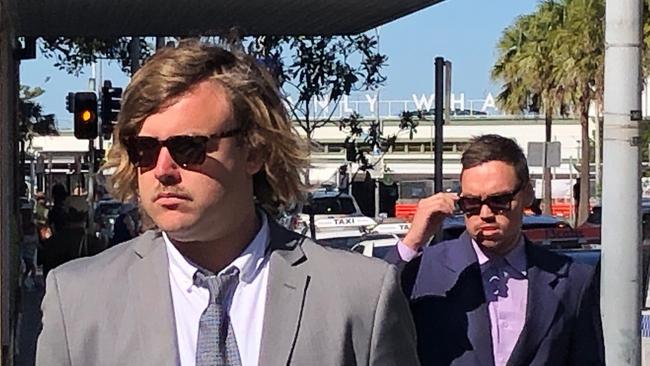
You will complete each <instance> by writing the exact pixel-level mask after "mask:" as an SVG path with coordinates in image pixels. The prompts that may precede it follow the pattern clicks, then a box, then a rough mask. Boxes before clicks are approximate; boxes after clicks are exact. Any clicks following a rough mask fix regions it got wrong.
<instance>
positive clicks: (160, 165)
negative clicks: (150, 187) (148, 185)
mask: <svg viewBox="0 0 650 366" xmlns="http://www.w3.org/2000/svg"><path fill="white" fill-rule="evenodd" d="M154 175H155V177H156V179H158V180H159V181H160V183H162V184H163V185H173V184H176V183H178V182H180V177H181V176H180V168H179V166H178V164H176V162H175V161H174V159H173V158H172V156H171V154H170V153H169V150H167V148H166V147H164V146H163V147H162V148H161V149H160V153H159V154H158V159H157V160H156V166H155V167H154Z"/></svg>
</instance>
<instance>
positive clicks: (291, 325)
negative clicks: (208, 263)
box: [36, 224, 418, 366]
mask: <svg viewBox="0 0 650 366" xmlns="http://www.w3.org/2000/svg"><path fill="white" fill-rule="evenodd" d="M270 234H271V235H270V236H271V241H270V245H269V250H270V251H271V254H270V267H269V281H268V291H267V299H266V310H265V315H264V325H263V331H262V344H261V351H260V356H259V364H260V365H264V366H267V365H269V366H270V365H288V364H291V365H328V366H330V365H416V364H417V363H418V361H417V356H416V343H415V330H414V326H413V322H412V319H411V316H410V314H409V309H408V303H407V301H406V299H405V298H404V296H403V295H402V292H401V289H400V285H399V280H398V274H397V270H396V269H395V268H394V267H393V266H391V265H389V264H387V263H384V262H383V261H380V260H373V259H370V258H365V257H362V256H361V255H358V254H355V253H349V252H345V251H342V250H336V249H329V248H324V247H321V246H319V245H317V244H315V243H313V242H312V241H310V240H308V239H306V238H304V237H301V236H299V235H297V234H295V233H293V232H290V231H287V230H285V229H283V228H281V227H280V226H278V225H276V224H272V225H271V233H270ZM42 309H43V330H42V332H41V334H40V336H39V339H38V348H37V354H36V364H37V365H78V366H89V365H178V364H179V361H178V351H177V344H176V334H175V325H174V312H173V304H172V299H171V290H170V285H169V275H168V261H167V254H166V249H165V245H164V240H163V238H162V236H161V234H160V233H159V232H154V231H149V232H146V233H145V234H143V235H142V236H140V237H138V238H136V239H134V240H132V241H130V242H127V243H124V244H122V245H119V246H116V247H114V248H111V249H109V250H107V251H105V252H104V253H101V254H99V255H97V256H95V257H91V258H83V259H79V260H76V261H73V262H70V263H68V264H65V265H63V266H61V267H59V268H57V269H55V270H53V271H52V272H50V274H49V276H48V278H47V287H46V295H45V298H44V299H43V304H42Z"/></svg>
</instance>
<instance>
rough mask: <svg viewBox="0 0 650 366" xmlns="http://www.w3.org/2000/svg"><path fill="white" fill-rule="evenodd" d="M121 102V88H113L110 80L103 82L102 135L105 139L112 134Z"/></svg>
mask: <svg viewBox="0 0 650 366" xmlns="http://www.w3.org/2000/svg"><path fill="white" fill-rule="evenodd" d="M121 102H122V88H113V86H112V85H111V82H110V80H106V81H105V82H104V86H103V87H102V105H101V108H102V109H101V117H102V135H104V138H105V139H109V138H111V136H112V135H113V127H114V126H115V122H116V121H117V114H118V113H119V111H120V104H121Z"/></svg>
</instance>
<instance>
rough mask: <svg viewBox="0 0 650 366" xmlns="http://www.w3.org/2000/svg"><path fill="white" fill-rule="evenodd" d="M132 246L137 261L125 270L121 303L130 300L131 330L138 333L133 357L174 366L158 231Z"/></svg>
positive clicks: (170, 306)
mask: <svg viewBox="0 0 650 366" xmlns="http://www.w3.org/2000/svg"><path fill="white" fill-rule="evenodd" d="M133 246H134V247H133V250H134V251H135V255H137V256H138V259H136V262H135V264H134V265H133V266H132V267H131V269H130V270H129V273H128V281H129V287H128V288H129V294H128V296H127V297H125V298H124V301H130V300H129V299H133V304H132V306H131V308H132V309H133V311H134V327H135V328H136V329H137V332H139V334H140V346H139V347H137V348H135V351H134V355H135V354H137V355H138V357H140V358H141V360H142V361H143V362H141V364H152V365H171V364H178V362H179V361H178V347H177V340H176V325H175V322H174V308H173V304H172V297H171V289H170V287H169V271H168V268H169V263H168V259H167V250H166V248H165V242H164V239H163V238H162V235H161V234H160V232H149V233H146V234H144V235H143V236H141V237H140V239H139V240H138V241H136V242H135V243H134V244H133Z"/></svg>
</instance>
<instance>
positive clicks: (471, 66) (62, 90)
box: [20, 0, 537, 128]
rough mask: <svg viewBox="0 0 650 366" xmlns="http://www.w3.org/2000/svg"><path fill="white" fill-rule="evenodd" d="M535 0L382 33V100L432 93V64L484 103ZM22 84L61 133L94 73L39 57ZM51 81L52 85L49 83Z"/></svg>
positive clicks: (501, 3)
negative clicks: (506, 33) (498, 64)
mask: <svg viewBox="0 0 650 366" xmlns="http://www.w3.org/2000/svg"><path fill="white" fill-rule="evenodd" d="M536 4H537V0H489V1H488V0H445V1H443V2H442V3H439V4H437V5H434V6H432V7H430V8H427V9H424V10H421V11H419V12H417V13H414V14H411V15H409V16H407V17H404V18H401V19H398V20H396V21H394V22H392V23H389V24H386V25H383V26H382V27H381V28H380V29H379V35H380V51H381V52H382V53H385V54H387V55H388V64H389V65H388V67H386V68H385V69H384V74H385V75H386V76H387V77H388V80H387V82H386V84H385V86H384V87H382V89H381V98H382V99H383V98H387V99H411V95H412V94H417V95H421V94H429V93H431V92H432V90H433V58H434V57H436V56H442V57H444V58H446V59H448V60H451V61H452V63H453V76H452V80H453V87H452V90H453V92H454V93H461V92H462V93H464V94H465V98H466V99H482V98H484V97H485V95H486V94H487V93H488V92H493V93H495V92H496V91H498V85H495V84H494V83H492V82H491V81H490V75H489V74H490V68H491V66H492V64H493V62H494V59H495V45H496V42H497V41H498V39H499V37H500V35H501V32H502V30H503V29H504V28H505V27H506V26H508V25H509V24H511V23H512V22H513V20H514V19H515V18H516V17H517V16H519V15H521V14H526V13H530V12H532V11H533V10H534V8H535V6H536ZM103 69H104V73H103V75H104V79H111V80H112V81H113V85H114V86H125V85H126V83H127V82H128V78H127V77H126V76H125V75H124V74H122V72H121V71H120V69H119V67H118V65H117V63H114V62H113V63H111V64H108V63H107V62H105V63H104V68H103ZM20 72H21V75H20V76H21V84H26V85H30V86H41V87H43V88H44V89H45V90H46V92H45V94H44V95H43V96H41V97H40V98H39V99H38V101H39V102H40V103H41V104H42V105H43V107H44V111H45V112H46V113H54V114H55V115H56V117H57V120H58V123H59V127H60V128H66V127H68V128H69V127H70V126H71V122H70V121H71V116H70V114H69V113H68V112H67V111H66V110H65V95H66V94H67V92H68V91H82V90H87V89H88V78H89V77H90V68H87V69H86V70H85V72H84V73H83V74H81V75H80V76H79V77H74V76H72V75H68V74H66V73H65V72H64V71H58V70H57V69H56V68H55V67H54V66H53V61H51V60H47V59H45V58H43V57H42V56H40V55H39V56H38V58H37V59H36V60H27V61H23V63H22V65H21V70H20ZM48 77H49V81H47V82H45V80H46V79H47V78H48Z"/></svg>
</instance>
